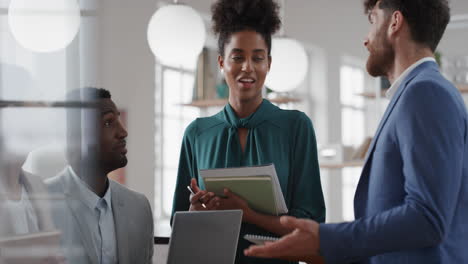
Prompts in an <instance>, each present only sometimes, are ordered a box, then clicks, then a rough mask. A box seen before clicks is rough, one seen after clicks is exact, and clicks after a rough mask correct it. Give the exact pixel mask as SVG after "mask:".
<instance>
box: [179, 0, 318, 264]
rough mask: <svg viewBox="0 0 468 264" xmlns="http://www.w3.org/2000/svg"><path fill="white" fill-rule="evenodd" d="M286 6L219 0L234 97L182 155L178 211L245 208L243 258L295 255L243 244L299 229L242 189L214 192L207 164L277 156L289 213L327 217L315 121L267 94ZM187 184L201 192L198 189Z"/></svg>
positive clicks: (222, 49)
mask: <svg viewBox="0 0 468 264" xmlns="http://www.w3.org/2000/svg"><path fill="white" fill-rule="evenodd" d="M278 10H279V6H278V4H277V3H276V2H274V1H273V0H218V1H216V2H215V3H214V4H213V5H212V9H211V11H212V20H213V30H214V32H215V33H216V34H217V36H218V51H219V57H218V64H219V67H220V69H221V71H222V72H223V73H224V77H225V79H226V82H227V84H228V86H229V103H228V104H227V105H226V106H225V107H224V109H223V110H222V111H221V112H219V113H218V114H216V115H214V116H211V117H206V118H198V119H196V120H195V121H193V122H192V123H191V124H190V125H189V126H188V127H187V129H186V131H185V134H184V139H183V142H182V149H181V155H180V162H179V170H178V175H177V184H176V190H175V195H174V203H173V214H174V213H175V212H176V211H186V210H191V211H201V210H229V209H241V210H242V211H243V219H242V221H243V223H242V227H241V234H240V238H239V244H238V249H237V255H236V263H239V264H240V263H242V264H257V263H258V264H260V263H268V264H273V263H289V262H285V261H282V260H266V259H255V258H248V257H246V256H244V255H243V250H244V249H245V248H247V247H248V246H249V245H250V243H249V242H248V241H246V240H244V239H243V236H244V234H256V235H269V236H282V235H284V234H287V233H289V232H291V231H292V230H289V229H287V228H285V227H284V226H283V225H281V223H280V221H279V219H280V217H279V216H272V215H266V214H262V213H260V212H256V211H254V210H252V209H251V208H249V206H248V204H247V203H246V202H245V200H243V199H242V198H241V197H238V196H237V195H235V194H234V193H231V192H229V191H227V192H226V193H225V196H226V197H217V196H215V195H214V194H213V193H211V192H206V191H205V190H204V186H203V183H202V182H200V177H199V173H198V171H199V169H210V168H228V167H241V166H255V165H264V164H269V163H273V164H275V167H276V170H277V175H278V178H279V182H280V185H281V189H282V191H283V195H284V198H285V201H286V205H287V207H288V209H289V212H288V215H292V216H295V217H299V218H308V219H313V220H315V221H318V222H323V221H325V204H324V199H323V194H322V187H321V183H320V172H319V166H318V160H317V146H316V140H315V133H314V129H313V126H312V122H311V121H310V119H309V118H308V117H307V116H306V115H305V114H304V113H302V112H299V111H292V110H282V109H280V108H278V107H277V106H275V105H273V104H271V103H270V102H269V101H268V100H266V99H263V98H262V89H263V86H264V82H265V78H266V75H267V74H268V71H269V69H270V65H271V63H272V58H271V38H272V35H273V34H274V33H275V32H276V31H277V30H278V29H279V28H280V26H281V20H280V18H279V15H278ZM273 63H274V62H273ZM197 182H198V183H199V184H200V186H198V185H197ZM187 185H191V187H192V189H193V190H194V191H195V192H196V194H195V195H193V196H192V197H190V196H189V193H188V192H187V189H186V186H187ZM201 202H203V203H204V204H205V205H206V208H205V207H203V206H202V204H201Z"/></svg>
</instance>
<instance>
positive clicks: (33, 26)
mask: <svg viewBox="0 0 468 264" xmlns="http://www.w3.org/2000/svg"><path fill="white" fill-rule="evenodd" d="M8 25H9V27H10V30H11V33H12V34H13V36H14V38H15V39H16V41H17V42H18V43H19V44H20V45H21V46H22V47H24V48H26V49H29V50H32V51H35V52H54V51H58V50H61V49H64V48H65V47H67V46H68V45H69V44H70V43H71V42H72V41H73V39H74V38H75V37H76V35H77V33H78V31H79V28H80V7H79V5H78V3H77V1H76V0H11V2H10V6H9V8H8Z"/></svg>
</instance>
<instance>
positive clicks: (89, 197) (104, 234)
mask: <svg viewBox="0 0 468 264" xmlns="http://www.w3.org/2000/svg"><path fill="white" fill-rule="evenodd" d="M68 169H69V170H70V173H71V175H72V176H73V177H72V178H73V180H74V181H75V182H76V185H77V186H78V188H79V190H78V193H79V197H80V200H81V202H83V203H84V204H85V205H86V207H85V208H86V209H89V210H87V211H86V212H83V214H82V217H83V218H84V219H85V222H86V223H87V224H88V226H89V228H90V229H91V230H93V232H92V233H93V234H92V237H93V240H94V245H95V246H96V247H95V251H96V255H97V256H98V259H99V263H100V264H116V263H117V245H116V237H115V224H114V215H113V213H112V199H111V189H110V185H108V186H109V187H108V188H107V191H106V194H105V195H104V197H103V198H101V197H99V196H98V195H96V194H95V193H94V192H93V191H91V189H90V188H89V187H88V185H87V184H86V183H85V182H84V181H83V180H81V179H80V178H79V177H78V176H77V175H76V173H75V172H74V171H73V169H72V168H71V167H68Z"/></svg>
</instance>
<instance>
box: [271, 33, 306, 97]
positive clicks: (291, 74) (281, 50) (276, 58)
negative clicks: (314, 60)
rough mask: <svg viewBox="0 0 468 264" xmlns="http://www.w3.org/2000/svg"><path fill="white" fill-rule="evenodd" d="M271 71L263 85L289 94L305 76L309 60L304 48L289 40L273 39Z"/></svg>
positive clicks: (283, 38)
mask: <svg viewBox="0 0 468 264" xmlns="http://www.w3.org/2000/svg"><path fill="white" fill-rule="evenodd" d="M271 57H272V63H271V69H270V73H269V74H268V77H267V79H266V81H265V84H266V86H267V87H268V88H270V89H272V90H273V91H275V92H280V93H281V92H290V91H292V90H294V89H295V88H297V87H298V86H299V85H300V84H301V83H302V82H303V81H304V78H305V77H306V75H307V71H308V69H309V60H308V57H307V53H306V51H305V49H304V47H303V46H302V45H301V43H299V42H298V41H297V40H294V39H291V38H285V37H280V38H273V41H272V50H271Z"/></svg>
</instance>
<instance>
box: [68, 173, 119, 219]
mask: <svg viewBox="0 0 468 264" xmlns="http://www.w3.org/2000/svg"><path fill="white" fill-rule="evenodd" d="M68 171H69V172H70V174H71V175H72V178H73V181H74V182H75V184H76V185H77V186H78V195H79V197H78V198H79V199H80V200H81V201H82V202H83V203H84V204H85V205H86V206H87V207H88V208H89V209H91V210H94V209H95V208H97V206H98V204H99V201H100V200H101V199H104V200H105V201H106V203H107V206H108V208H112V207H111V200H112V199H111V198H112V197H111V188H110V182H109V185H108V187H107V191H106V194H104V197H102V198H101V197H99V196H98V195H97V194H96V193H94V192H93V191H91V188H90V187H89V186H88V185H87V184H86V183H85V182H84V181H83V180H81V179H80V177H78V175H77V174H76V173H75V171H74V170H73V168H72V167H71V166H68Z"/></svg>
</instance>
